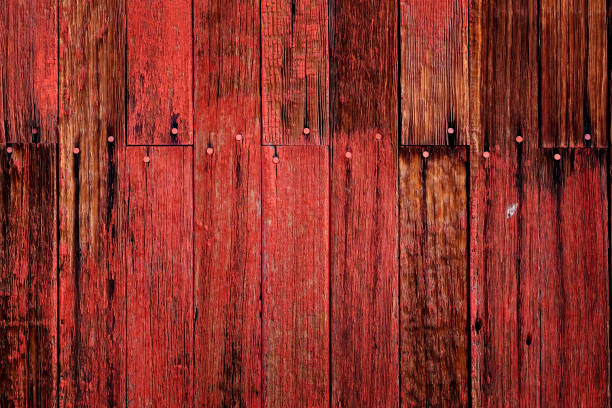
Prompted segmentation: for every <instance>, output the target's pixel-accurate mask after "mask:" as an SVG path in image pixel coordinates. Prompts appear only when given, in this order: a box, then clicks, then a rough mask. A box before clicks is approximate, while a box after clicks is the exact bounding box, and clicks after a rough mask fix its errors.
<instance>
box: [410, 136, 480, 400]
mask: <svg viewBox="0 0 612 408" xmlns="http://www.w3.org/2000/svg"><path fill="white" fill-rule="evenodd" d="M425 156H427V157H425ZM399 163H400V188H399V195H400V200H399V214H400V310H401V315H400V323H401V325H400V327H401V335H400V352H401V381H402V383H401V392H402V404H406V406H445V407H451V406H460V407H464V406H468V401H469V399H468V396H469V383H470V367H469V360H470V350H469V347H470V346H469V344H470V343H469V317H468V301H469V298H468V228H467V208H468V207H467V205H468V201H467V180H466V178H467V167H468V163H467V154H466V149H465V148H439V147H428V148H426V150H425V149H424V148H423V149H422V148H402V149H400V159H399Z"/></svg>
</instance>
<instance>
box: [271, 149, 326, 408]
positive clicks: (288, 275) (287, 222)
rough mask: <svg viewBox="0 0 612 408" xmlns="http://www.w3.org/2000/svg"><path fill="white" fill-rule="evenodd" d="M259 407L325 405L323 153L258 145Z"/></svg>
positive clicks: (324, 153)
mask: <svg viewBox="0 0 612 408" xmlns="http://www.w3.org/2000/svg"><path fill="white" fill-rule="evenodd" d="M262 200H263V203H262V204H263V205H262V217H263V225H262V268H263V269H262V272H263V276H262V292H263V293H262V308H263V313H262V326H263V327H262V342H263V363H262V365H263V373H262V374H263V378H262V381H263V398H264V401H263V405H264V406H265V407H324V406H328V405H329V152H328V150H327V148H325V147H315V146H300V147H297V146H296V147H294V146H285V147H279V148H273V147H266V148H263V150H262Z"/></svg>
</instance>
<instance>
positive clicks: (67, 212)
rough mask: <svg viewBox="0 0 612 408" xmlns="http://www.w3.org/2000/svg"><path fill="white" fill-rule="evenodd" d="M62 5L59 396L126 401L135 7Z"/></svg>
mask: <svg viewBox="0 0 612 408" xmlns="http://www.w3.org/2000/svg"><path fill="white" fill-rule="evenodd" d="M59 6H60V27H61V30H60V58H61V64H60V67H61V70H60V95H61V98H60V115H61V119H60V170H59V190H60V197H59V207H60V211H59V228H60V311H59V313H60V327H59V330H60V334H59V336H60V357H59V360H60V369H61V373H60V404H59V405H61V406H65V407H72V406H99V405H118V404H120V402H121V401H125V358H124V357H125V346H124V335H125V318H124V311H125V279H124V275H125V267H124V263H123V256H124V247H125V232H124V215H123V214H124V212H125V208H126V207H125V203H124V201H123V197H124V196H125V194H124V192H125V188H124V187H125V173H124V169H125V167H124V163H125V149H124V147H123V146H125V143H126V140H125V102H124V100H125V94H124V83H125V80H124V78H125V10H124V8H123V2H117V1H114V0H108V1H100V2H76V1H73V0H62V1H61V2H60V4H59ZM109 137H113V138H114V140H113V139H111V140H113V142H109V140H108V138H109ZM75 147H76V148H78V149H79V153H78V154H75V153H74V150H73V149H74V148H75Z"/></svg>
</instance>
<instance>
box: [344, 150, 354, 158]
mask: <svg viewBox="0 0 612 408" xmlns="http://www.w3.org/2000/svg"><path fill="white" fill-rule="evenodd" d="M344 157H346V158H347V159H350V158H351V157H353V153H351V152H348V151H347V152H346V153H344Z"/></svg>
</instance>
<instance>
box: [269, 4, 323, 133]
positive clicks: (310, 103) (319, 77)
mask: <svg viewBox="0 0 612 408" xmlns="http://www.w3.org/2000/svg"><path fill="white" fill-rule="evenodd" d="M328 8H329V7H328V1H327V0H297V1H296V0H263V2H262V8H261V19H262V57H263V58H262V60H261V62H262V67H261V68H262V78H263V80H262V98H263V121H264V132H263V143H264V144H276V145H278V144H281V145H303V144H319V145H327V144H328V143H329V123H328V122H329V87H328V75H329V66H328V30H329V27H328Z"/></svg>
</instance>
